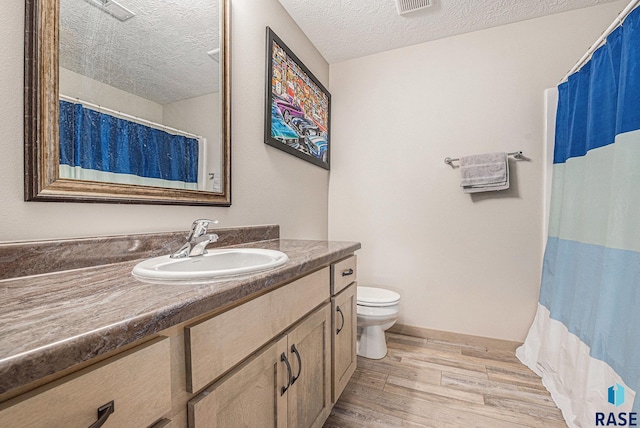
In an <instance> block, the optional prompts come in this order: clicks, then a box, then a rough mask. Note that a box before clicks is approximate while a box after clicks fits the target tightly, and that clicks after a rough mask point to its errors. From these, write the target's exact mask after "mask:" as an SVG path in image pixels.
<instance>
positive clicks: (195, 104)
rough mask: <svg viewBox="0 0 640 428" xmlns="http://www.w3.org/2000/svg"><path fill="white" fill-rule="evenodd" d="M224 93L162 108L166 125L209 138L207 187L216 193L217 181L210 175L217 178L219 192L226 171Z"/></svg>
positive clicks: (206, 162) (206, 173)
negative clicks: (222, 119)
mask: <svg viewBox="0 0 640 428" xmlns="http://www.w3.org/2000/svg"><path fill="white" fill-rule="evenodd" d="M216 117H220V94H219V93H218V92H215V93H213V94H207V95H202V96H199V97H194V98H188V99H186V100H180V101H175V102H173V103H169V104H165V105H163V106H162V123H164V124H165V125H167V126H171V127H173V128H176V129H181V130H188V131H189V132H191V133H193V134H196V135H200V136H202V137H204V138H206V139H207V144H206V147H207V152H206V156H205V157H204V160H205V171H204V175H205V179H204V180H205V186H206V187H205V188H206V189H207V190H210V191H212V190H214V186H213V184H214V180H209V176H208V173H210V172H212V173H214V174H215V175H216V178H215V182H216V183H217V186H216V187H215V189H216V191H219V190H220V189H221V185H222V182H221V181H220V172H221V171H222V164H221V162H222V159H221V154H222V149H221V146H220V141H221V138H222V137H221V135H220V121H219V120H213V118H216Z"/></svg>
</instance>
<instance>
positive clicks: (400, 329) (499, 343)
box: [387, 323, 522, 351]
mask: <svg viewBox="0 0 640 428" xmlns="http://www.w3.org/2000/svg"><path fill="white" fill-rule="evenodd" d="M387 331H388V332H389V333H396V334H403V335H405V336H413V337H419V338H422V339H428V340H432V341H434V342H448V343H458V344H459V343H463V344H469V345H476V346H488V347H491V348H494V349H502V350H508V351H515V350H516V348H517V347H518V346H520V345H522V343H521V342H514V341H511V340H504V339H495V338H491V337H482V336H472V335H469V334H462V333H453V332H449V331H443V330H432V329H429V328H424V327H415V326H411V325H405V324H397V323H396V324H395V325H394V326H393V327H391V328H390V329H389V330H387Z"/></svg>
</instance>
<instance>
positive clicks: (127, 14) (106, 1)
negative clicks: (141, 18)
mask: <svg viewBox="0 0 640 428" xmlns="http://www.w3.org/2000/svg"><path fill="white" fill-rule="evenodd" d="M85 1H86V2H87V3H89V4H91V5H93V6H95V7H97V8H98V9H100V10H102V11H103V12H106V13H108V14H109V15H111V16H113V17H115V18H117V19H119V20H120V21H126V20H127V19H130V18H133V17H134V16H135V15H136V14H135V13H133V12H132V11H130V10H129V9H127V8H126V7H124V6H123V5H121V4H120V3H118V2H117V1H115V0H85Z"/></svg>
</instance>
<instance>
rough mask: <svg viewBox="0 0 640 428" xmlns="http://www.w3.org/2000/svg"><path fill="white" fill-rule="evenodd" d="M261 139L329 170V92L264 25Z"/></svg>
mask: <svg viewBox="0 0 640 428" xmlns="http://www.w3.org/2000/svg"><path fill="white" fill-rule="evenodd" d="M266 62H267V84H266V106H265V127H264V134H265V135H264V142H265V143H266V144H268V145H270V146H273V147H276V148H278V149H280V150H283V151H285V152H287V153H290V154H292V155H294V156H296V157H299V158H301V159H304V160H306V161H307V162H311V163H312V164H314V165H318V166H320V167H322V168H325V169H329V154H330V150H329V149H330V134H331V131H330V130H331V127H330V116H331V94H330V93H329V91H327V89H326V88H325V87H324V86H323V85H322V83H320V82H319V81H318V79H317V78H316V77H315V76H314V75H313V73H311V71H309V69H308V68H307V67H305V65H304V64H303V63H302V61H300V60H299V59H298V57H297V56H296V55H295V54H294V53H293V52H291V50H290V49H289V48H288V47H287V45H285V44H284V42H283V41H282V40H281V39H280V38H279V37H278V36H277V35H276V34H275V33H274V32H273V31H272V30H271V28H269V27H267V61H266Z"/></svg>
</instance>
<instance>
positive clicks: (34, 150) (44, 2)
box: [24, 0, 231, 207]
mask: <svg viewBox="0 0 640 428" xmlns="http://www.w3.org/2000/svg"><path fill="white" fill-rule="evenodd" d="M220 7H221V9H222V10H221V11H220V16H221V20H220V25H221V26H222V29H221V32H220V34H221V36H222V37H223V40H222V42H221V44H220V45H221V46H220V47H221V53H220V57H221V59H222V67H221V74H222V75H221V86H222V87H221V89H220V97H221V116H222V117H221V132H220V134H221V138H222V149H223V153H222V156H221V162H222V172H223V190H222V191H221V192H206V191H196V190H182V189H169V188H160V187H147V186H136V185H130V184H114V183H102V182H94V181H81V180H70V179H64V178H60V172H59V169H60V168H59V165H60V149H59V117H60V106H59V101H58V98H59V79H58V78H59V45H60V40H59V34H60V31H59V25H60V0H25V41H24V183H25V186H24V198H25V201H56V202H104V203H131V204H162V205H212V206H226V207H228V206H230V205H231V81H230V78H231V73H230V52H229V46H230V28H231V27H230V23H231V20H230V9H231V8H230V0H221V1H220Z"/></svg>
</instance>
